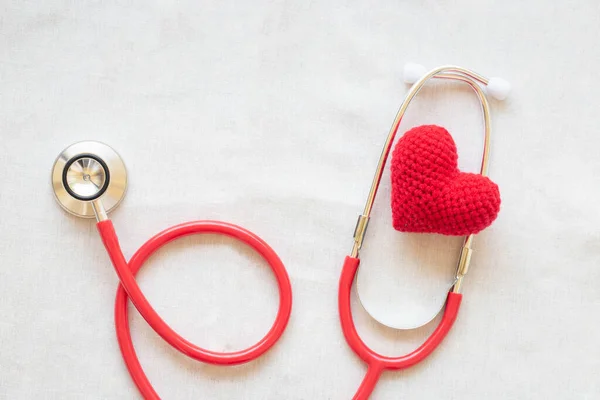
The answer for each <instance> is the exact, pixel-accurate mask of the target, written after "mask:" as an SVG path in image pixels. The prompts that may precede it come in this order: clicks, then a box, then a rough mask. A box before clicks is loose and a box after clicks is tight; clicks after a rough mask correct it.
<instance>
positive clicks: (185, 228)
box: [97, 220, 292, 400]
mask: <svg viewBox="0 0 600 400" xmlns="http://www.w3.org/2000/svg"><path fill="white" fill-rule="evenodd" d="M97 227H98V231H99V232H100V236H101V237H102V241H103V242H104V246H105V247H106V250H107V251H108V254H109V256H110V259H111V261H112V263H113V265H114V267H115V270H116V272H117V275H118V276H119V279H120V281H121V284H120V285H119V288H118V290H117V298H116V301H115V325H116V330H117V339H118V341H119V347H120V348H121V354H122V355H123V360H124V361H125V364H126V366H127V369H128V370H129V373H130V374H131V377H132V379H133V381H134V382H135V384H136V386H137V387H138V389H139V391H140V393H141V394H142V396H144V398H145V399H153V400H155V399H160V397H159V396H158V394H157V393H156V391H155V390H154V388H153V387H152V385H151V384H150V381H149V380H148V378H147V377H146V374H145V373H144V371H143V369H142V366H141V365H140V362H139V360H138V358H137V355H136V353H135V349H134V347H133V342H132V340H131V333H130V329H129V320H128V313H127V300H128V299H130V300H131V301H132V303H133V304H134V306H135V307H136V308H137V310H138V312H139V313H140V314H141V315H142V317H143V318H144V319H145V320H146V322H147V323H148V325H150V327H151V328H152V329H154V331H155V332H156V333H157V334H158V335H160V336H161V337H162V338H163V339H164V340H165V341H166V342H167V343H169V344H170V345H171V346H173V347H174V348H175V349H177V350H179V351H180V352H182V353H183V354H185V355H187V356H189V357H191V358H193V359H195V360H198V361H202V362H205V363H210V364H219V365H235V364H242V363H245V362H248V361H251V360H254V359H255V358H257V357H259V356H261V355H262V354H263V353H264V352H266V351H267V350H269V348H271V346H273V345H274V344H275V342H277V340H278V339H279V338H280V337H281V335H282V333H283V331H284V330H285V327H286V325H287V323H288V321H289V318H290V313H291V309H292V288H291V284H290V280H289V277H288V274H287V272H286V270H285V267H284V265H283V263H282V262H281V260H280V259H279V257H278V256H277V254H276V253H275V251H273V249H271V247H270V246H269V245H268V244H267V243H266V242H264V241H263V240H262V239H261V238H259V237H258V236H256V235H255V234H253V233H252V232H250V231H248V230H246V229H244V228H241V227H239V226H236V225H232V224H228V223H225V222H219V221H194V222H188V223H184V224H180V225H176V226H173V227H171V228H169V229H166V230H164V231H162V232H160V233H159V234H157V235H156V236H154V237H152V238H150V239H149V240H148V241H147V242H146V243H144V245H142V247H140V248H139V249H138V251H137V252H136V253H135V254H134V255H133V257H131V260H129V262H127V261H126V260H125V257H124V256H123V252H122V251H121V247H120V245H119V241H118V239H117V235H116V233H115V229H114V227H113V224H112V222H111V221H110V220H105V221H101V222H98V224H97ZM200 233H216V234H221V235H227V236H231V237H233V238H235V239H238V240H240V241H242V242H245V243H246V244H248V245H250V246H251V247H252V248H253V249H254V250H256V251H257V252H258V253H259V254H260V255H261V256H262V257H263V258H264V259H265V260H266V261H267V262H268V263H269V265H270V266H271V269H272V270H273V272H274V273H275V277H276V279H277V285H278V286H279V310H278V312H277V317H276V318H275V322H274V323H273V326H272V327H271V329H270V330H269V332H268V333H267V334H266V335H265V337H264V338H262V339H261V340H260V341H259V342H258V343H256V344H255V345H253V346H251V347H249V348H247V349H245V350H241V351H235V352H230V353H219V352H214V351H211V350H206V349H203V348H201V347H198V346H196V345H195V344H193V343H191V342H189V341H188V340H186V339H185V338H183V337H182V336H180V335H179V334H178V333H177V332H175V331H174V330H173V329H172V328H171V327H170V326H169V325H167V324H166V323H165V321H163V320H162V318H161V317H160V316H159V315H158V313H157V312H156V311H155V310H154V308H152V306H151V305H150V303H149V302H148V300H147V299H146V297H145V296H144V294H143V293H142V291H141V289H140V287H139V285H138V284H137V282H136V280H135V275H136V273H137V272H138V271H139V270H140V268H141V267H142V265H143V264H144V262H145V261H146V260H147V259H148V257H149V256H150V255H151V254H152V253H154V252H155V251H157V250H158V249H160V248H161V247H162V246H164V245H165V244H167V243H169V242H170V241H172V240H175V239H178V238H181V237H183V236H187V235H193V234H200Z"/></svg>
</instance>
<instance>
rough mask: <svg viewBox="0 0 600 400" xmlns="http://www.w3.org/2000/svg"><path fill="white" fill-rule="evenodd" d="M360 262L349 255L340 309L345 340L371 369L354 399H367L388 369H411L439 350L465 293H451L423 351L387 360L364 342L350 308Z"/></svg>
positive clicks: (418, 349)
mask: <svg viewBox="0 0 600 400" xmlns="http://www.w3.org/2000/svg"><path fill="white" fill-rule="evenodd" d="M359 263H360V260H359V259H358V258H354V257H349V256H348V257H346V259H345V260H344V266H343V268H342V275H341V277H340V287H339V292H338V307H339V312H340V322H341V324H342V331H343V332H344V337H345V338H346V341H347V342H348V345H350V348H351V349H352V350H353V351H354V352H355V353H356V355H358V356H359V357H360V358H361V359H362V360H363V361H364V362H366V363H367V365H368V366H369V367H368V370H367V374H366V375H365V378H364V379H363V381H362V383H361V385H360V387H359V388H358V391H357V392H356V394H355V395H354V397H353V399H354V400H366V399H368V398H369V396H370V395H371V393H372V392H373V389H375V385H376V384H377V381H378V380H379V377H380V376H381V373H382V372H383V371H384V370H386V369H390V370H397V369H404V368H408V367H411V366H413V365H415V364H417V363H418V362H420V361H422V360H424V359H425V358H426V357H427V356H428V355H430V354H431V353H432V352H433V351H434V350H435V349H436V347H437V346H438V345H439V344H440V343H441V342H442V340H443V339H444V337H445V336H446V334H447V333H448V332H449V331H450V328H452V325H453V324H454V321H455V320H456V316H457V314H458V309H459V308H460V302H461V300H462V294H460V293H452V292H450V293H448V298H447V299H446V308H445V310H444V315H443V317H442V320H441V321H440V324H439V325H438V326H437V328H436V329H435V331H433V333H432V334H431V336H429V338H428V339H427V340H426V341H425V343H423V344H422V345H421V346H420V347H419V348H417V349H416V350H414V351H413V352H412V353H409V354H406V355H404V356H401V357H386V356H383V355H381V354H379V353H376V352H374V351H373V350H371V349H370V348H369V347H368V346H367V345H366V344H365V342H363V341H362V340H361V338H360V336H359V335H358V332H356V326H355V325H354V320H353V318H352V309H351V307H350V293H351V291H352V284H353V282H354V279H355V276H356V272H357V271H358V265H359Z"/></svg>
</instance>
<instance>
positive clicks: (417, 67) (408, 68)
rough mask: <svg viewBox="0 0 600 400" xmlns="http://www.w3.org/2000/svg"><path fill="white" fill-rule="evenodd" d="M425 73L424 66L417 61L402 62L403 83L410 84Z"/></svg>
mask: <svg viewBox="0 0 600 400" xmlns="http://www.w3.org/2000/svg"><path fill="white" fill-rule="evenodd" d="M426 73H427V69H426V68H425V66H423V65H421V64H417V63H406V64H404V75H403V78H404V83H407V84H409V85H412V84H413V83H415V82H416V81H418V80H419V79H421V78H422V77H423V75H425V74H426Z"/></svg>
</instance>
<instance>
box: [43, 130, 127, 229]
mask: <svg viewBox="0 0 600 400" xmlns="http://www.w3.org/2000/svg"><path fill="white" fill-rule="evenodd" d="M52 189H53V190H54V197H55V198H56V200H57V201H58V203H59V204H60V206H61V207H62V208H63V209H64V210H65V211H67V212H68V213H70V214H73V215H75V216H78V217H83V218H94V217H95V216H97V215H96V214H97V213H96V212H94V207H101V208H102V209H103V210H105V211H106V212H109V211H111V210H113V209H114V208H115V207H117V206H118V205H119V204H120V203H121V201H122V200H123V198H124V197H125V192H126V190H127V170H126V169H125V163H124V162H123V160H122V159H121V157H120V156H119V154H118V153H117V152H116V151H115V150H113V149H112V148H111V147H110V146H108V145H106V144H104V143H101V142H95V141H85V142H78V143H75V144H73V145H71V146H69V147H67V148H66V149H64V150H63V151H62V152H61V153H60V155H59V156H58V157H57V159H56V161H55V162H54V165H53V167H52ZM100 201H101V203H99V202H100Z"/></svg>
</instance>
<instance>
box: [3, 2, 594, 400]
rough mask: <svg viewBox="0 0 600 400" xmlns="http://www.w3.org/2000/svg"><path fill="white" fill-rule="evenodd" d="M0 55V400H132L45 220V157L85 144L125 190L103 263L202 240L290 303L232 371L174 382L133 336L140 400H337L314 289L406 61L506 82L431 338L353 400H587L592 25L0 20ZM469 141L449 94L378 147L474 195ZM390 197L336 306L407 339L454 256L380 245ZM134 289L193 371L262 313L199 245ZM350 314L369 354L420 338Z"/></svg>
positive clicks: (535, 8)
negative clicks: (120, 251)
mask: <svg viewBox="0 0 600 400" xmlns="http://www.w3.org/2000/svg"><path fill="white" fill-rule="evenodd" d="M0 34H1V35H0V135H1V138H2V146H1V147H0V171H1V173H0V184H1V188H0V210H1V214H0V215H1V216H0V221H1V227H2V229H1V230H0V260H1V261H0V266H1V269H0V398H2V399H30V398H44V399H82V398H86V399H129V398H137V397H139V395H138V393H137V391H136V389H135V387H134V385H133V383H132V382H131V380H130V378H129V376H128V374H127V372H126V370H125V367H124V365H123V362H122V360H121V356H120V353H119V350H118V346H117V343H116V340H115V335H114V329H113V300H114V294H115V290H116V287H117V278H116V276H115V273H114V272H113V270H112V268H111V266H110V264H109V260H108V257H107V256H106V254H105V252H104V249H103V247H102V244H101V242H100V240H99V238H98V236H97V234H96V232H95V229H94V223H93V222H92V221H89V220H87V221H86V220H79V219H76V218H73V217H70V216H68V215H66V214H65V213H64V212H63V211H62V210H61V209H60V208H59V207H58V205H57V204H55V201H54V199H53V196H52V193H51V188H50V184H49V174H50V168H51V166H52V163H53V161H54V158H55V157H56V156H57V155H58V153H59V152H60V151H61V150H62V149H63V148H64V147H66V146H67V145H69V144H71V143H72V142H75V141H79V140H84V139H96V140H101V141H104V142H106V143H108V144H110V145H111V146H113V147H114V148H115V149H116V150H117V151H119V152H120V154H121V155H122V156H123V158H124V159H125V162H126V164H127V166H128V169H129V179H130V186H129V193H128V197H127V198H126V199H125V201H124V203H123V204H122V205H121V207H120V208H119V209H118V210H117V211H115V212H114V213H113V214H112V218H113V220H114V222H115V225H116V228H117V231H118V233H119V236H120V239H121V243H122V246H123V248H124V251H125V253H126V255H127V256H128V257H129V256H130V255H131V254H132V253H133V252H134V251H135V249H137V248H138V247H139V246H140V245H141V244H142V243H143V242H144V241H145V240H146V239H147V238H148V237H150V236H151V235H153V234H155V233H156V232H158V231H159V230H161V229H164V228H166V227H169V226H171V225H173V224H176V223H179V222H183V221H187V220H191V219H222V220H226V221H230V222H233V223H237V224H240V225H242V226H244V227H246V228H248V229H250V230H252V231H254V232H256V233H257V234H258V235H260V236H261V237H263V238H264V239H265V240H266V241H267V242H268V243H270V244H271V245H272V246H273V247H274V249H275V250H276V251H277V252H278V254H279V255H280V257H281V258H282V259H283V261H284V263H285V264H286V266H287V269H288V271H289V274H290V277H291V280H292V284H293V289H294V307H293V313H292V318H291V321H290V324H289V326H288V328H287V331H286V332H285V334H284V336H283V338H282V339H281V341H280V342H279V343H278V344H277V345H276V346H275V347H274V348H273V349H272V351H270V352H268V353H267V354H266V355H265V356H264V357H262V358H261V359H260V360H259V361H256V362H253V363H250V364H247V365H243V366H238V367H215V366H207V365H203V364H201V363H198V362H195V361H192V360H189V359H187V358H185V357H184V356H182V355H180V354H178V353H177V352H176V351H174V350H172V349H170V348H169V347H168V346H167V345H165V344H164V343H163V342H162V341H161V340H160V339H159V338H158V337H157V335H156V334H154V332H153V331H151V330H150V329H149V328H148V327H147V326H146V325H145V323H144V322H143V320H142V319H141V318H140V317H139V316H138V315H137V314H135V313H134V314H135V315H134V316H133V317H132V328H133V336H134V342H135V345H136V348H137V349H138V351H139V355H140V358H141V362H142V364H143V366H144V368H145V370H146V372H147V373H148V375H149V377H150V379H151V381H152V382H153V383H154V385H155V386H156V389H157V391H158V392H159V393H160V394H161V395H162V396H163V397H164V398H166V399H196V398H205V399H348V398H351V396H352V395H353V394H354V391H355V390H356V389H357V387H358V384H359V382H360V381H361V379H362V377H363V374H364V372H365V365H363V363H362V362H361V361H360V360H359V359H358V358H357V357H356V356H355V355H354V354H353V353H352V352H351V350H350V349H349V348H348V346H347V345H346V343H345V341H344V339H343V336H342V332H341V330H340V327H339V323H338V314H337V302H336V296H337V281H338V276H339V272H340V269H341V265H342V261H343V258H344V256H345V255H346V254H347V253H348V252H349V251H350V248H351V244H352V231H353V229H354V224H355V221H356V216H357V215H358V214H359V213H360V212H361V210H362V207H363V204H364V199H365V197H366V195H367V191H368V188H369V185H370V182H371V178H372V174H373V171H374V168H375V165H376V162H377V158H378V157H379V153H380V148H381V145H382V144H383V141H384V138H385V135H386V134H387V130H388V128H389V125H390V124H391V122H392V119H393V117H394V114H395V112H396V110H397V108H398V106H399V105H400V102H401V100H402V98H403V95H404V93H405V92H406V90H407V88H406V87H405V85H404V84H403V83H402V77H401V71H402V66H403V64H404V63H405V62H408V61H416V62H420V63H422V64H425V65H427V66H428V67H434V66H437V65H440V64H446V63H455V64H459V65H463V66H465V67H469V68H473V69H475V70H476V71H479V72H481V73H483V74H485V75H488V76H494V75H498V76H503V77H505V78H506V79H508V80H509V81H511V82H512V84H513V88H514V90H513V92H512V94H511V97H510V99H509V100H507V101H506V102H504V103H499V102H497V101H492V108H493V127H494V132H493V139H492V160H491V168H490V174H491V176H492V178H493V179H494V180H495V181H496V182H497V183H498V184H499V186H500V188H501V193H502V196H503V204H502V210H501V213H500V216H499V218H498V220H497V221H496V222H495V223H494V225H493V226H492V227H491V228H490V229H487V230H486V231H485V232H484V233H482V234H481V235H479V236H478V237H477V239H476V242H475V250H476V252H475V255H474V258H473V263H472V269H471V273H470V275H469V276H468V278H467V281H466V286H465V298H464V302H463V307H462V310H461V313H460V315H459V318H458V320H457V323H456V325H455V328H454V330H453V331H452V332H451V333H450V334H449V336H448V338H447V340H446V341H445V342H444V343H443V344H442V346H441V347H440V348H439V349H438V351H437V352H435V353H434V354H433V355H432V356H431V357H430V358H429V359H427V360H426V361H425V362H423V363H422V364H421V365H419V366H416V367H414V368H412V369H410V370H406V371H404V372H388V373H385V374H384V376H383V378H382V380H381V382H380V383H379V385H378V387H377V389H376V392H375V394H374V395H373V398H374V399H399V398H402V399H477V400H479V399H482V398H485V399H598V398H600V381H599V380H598V372H599V371H600V344H599V343H600V341H599V340H598V338H599V337H600V289H599V287H600V268H599V266H600V213H599V208H598V199H599V198H600V180H599V178H598V176H599V174H600V161H599V157H598V156H599V154H600V153H599V151H598V148H599V145H600V139H599V136H598V132H597V130H598V104H597V93H598V90H599V89H600V81H599V80H598V66H599V64H600V47H599V46H598V44H597V41H598V37H599V35H600V5H599V3H598V2H597V1H594V0H588V1H573V2H566V1H565V2H547V1H531V2H522V1H503V2H480V1H475V0H472V1H469V0H457V1H451V2H434V1H415V2H397V1H379V2H360V1H341V0H335V1H320V2H305V1H297V2H293V1H281V0H275V1H273V0H270V1H262V0H261V1H253V2H250V1H247V2H243V1H209V2H198V1H181V2H180V1H142V0H137V1H136V0H133V1H90V2H74V1H58V0H46V1H16V0H15V1H13V0H3V1H2V2H0ZM480 120H481V117H480V115H479V109H478V104H477V102H476V99H475V97H474V96H473V95H472V94H471V93H470V92H469V90H468V88H465V87H462V86H461V85H458V84H434V85H432V86H430V87H429V88H428V89H427V90H425V91H423V93H422V94H421V95H420V97H419V98H418V99H417V101H416V102H415V104H414V106H412V107H411V109H410V110H409V113H408V115H407V116H406V118H405V121H404V122H403V124H402V127H401V130H402V131H405V130H406V129H408V128H410V127H412V126H414V125H418V124H424V123H436V124H440V125H443V126H445V127H447V128H448V129H449V130H450V131H451V132H452V133H453V134H454V136H455V139H456V141H457V144H458V147H459V154H460V166H461V167H462V168H464V169H466V170H472V171H473V170H476V168H477V163H478V160H479V157H480V145H481V128H480ZM389 191H390V188H389V182H388V175H386V177H385V178H384V183H383V185H382V188H381V191H380V193H379V197H378V202H377V204H376V207H375V211H374V217H373V220H372V223H371V228H370V231H369V233H368V235H367V241H366V244H365V248H364V252H363V254H362V259H363V267H362V268H363V269H362V271H363V274H362V275H361V278H360V281H361V285H362V286H363V287H364V288H365V291H368V292H369V293H368V296H367V297H368V299H367V305H368V306H369V307H371V308H373V309H375V310H377V312H378V313H380V314H382V316H383V317H385V318H391V319H394V320H401V321H413V320H415V321H416V320H419V319H425V318H426V317H427V316H428V315H430V314H431V313H433V312H434V311H435V309H436V307H437V305H438V304H439V303H440V301H441V300H442V299H443V297H444V296H445V290H446V288H447V285H448V282H449V281H450V277H451V275H452V272H453V268H454V263H455V261H456V255H457V249H458V247H459V243H460V239H456V238H443V237H438V236H427V235H408V234H401V233H398V232H395V231H394V230H393V229H392V228H391V223H390V222H391V219H390V210H389ZM139 281H140V284H141V286H142V288H143V289H144V290H145V291H146V293H147V296H148V297H149V299H150V300H151V302H152V303H153V304H154V305H155V306H156V308H157V309H158V311H159V312H160V313H161V315H163V316H164V318H165V319H166V321H167V322H169V323H171V324H172V325H173V326H174V327H175V328H176V329H177V330H178V331H179V332H180V333H182V334H183V335H185V336H186V337H187V338H189V339H190V340H192V341H193V342H195V343H197V344H199V345H202V346H204V347H207V348H210V349H214V350H233V349H241V348H242V347H244V346H248V345H250V344H252V343H254V342H255V341H257V340H258V339H259V338H260V337H261V336H262V335H263V334H264V333H265V332H266V331H267V329H268V328H269V326H270V324H271V322H272V320H273V318H274V316H275V312H276V308H277V294H276V286H275V281H274V279H273V277H272V276H271V274H270V270H269V269H268V268H267V266H266V265H265V264H264V262H262V261H261V260H260V259H258V258H257V256H255V255H254V254H253V253H251V252H249V251H248V250H247V249H246V247H245V246H241V245H237V244H235V243H234V242H232V241H231V240H224V239H221V238H215V237H204V238H202V237H195V238H190V239H187V240H182V241H180V242H177V243H174V244H172V245H169V246H168V247H167V248H165V249H164V250H162V251H160V253H159V254H157V256H156V257H153V258H152V259H151V260H150V262H148V265H147V266H146V267H145V269H144V270H143V271H142V272H141V273H140V276H139ZM373 288H377V289H376V290H374V289H373ZM365 293H366V292H365ZM354 309H355V313H356V320H357V324H358V326H359V331H360V332H361V334H362V335H363V336H364V338H365V340H366V341H367V342H368V343H369V344H370V345H372V346H373V347H374V348H375V349H376V350H379V351H382V352H386V353H389V354H393V355H399V354H403V353H404V352H406V351H409V350H411V349H413V348H414V347H415V346H416V345H418V344H419V343H420V342H421V341H422V340H423V339H424V338H425V337H426V335H427V334H428V333H429V332H431V330H432V329H433V325H428V326H426V327H425V328H423V329H420V330H418V331H416V332H411V333H402V332H400V333H398V332H395V331H392V330H388V329H386V328H383V327H382V326H380V325H378V324H376V323H375V322H373V321H372V320H370V319H369V318H368V317H367V315H366V314H365V313H364V311H362V309H361V308H360V307H359V306H358V304H355V308H354Z"/></svg>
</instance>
